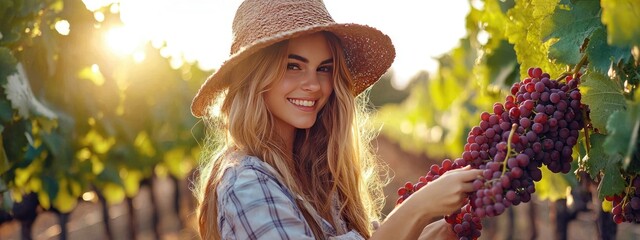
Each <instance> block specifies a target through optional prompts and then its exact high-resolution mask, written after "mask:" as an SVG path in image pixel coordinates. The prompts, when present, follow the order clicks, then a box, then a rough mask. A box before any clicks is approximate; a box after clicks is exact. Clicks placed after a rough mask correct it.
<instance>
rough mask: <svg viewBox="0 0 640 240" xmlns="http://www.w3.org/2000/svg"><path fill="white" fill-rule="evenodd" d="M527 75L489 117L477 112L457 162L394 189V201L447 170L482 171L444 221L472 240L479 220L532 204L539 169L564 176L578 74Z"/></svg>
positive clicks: (574, 129) (576, 120) (576, 112)
mask: <svg viewBox="0 0 640 240" xmlns="http://www.w3.org/2000/svg"><path fill="white" fill-rule="evenodd" d="M528 75H529V76H528V77H527V78H525V79H523V80H522V81H521V82H517V83H515V84H513V86H512V87H511V95H509V96H507V97H506V99H505V102H504V104H503V103H495V104H494V105H493V113H489V112H482V113H481V114H480V122H479V124H478V125H477V126H474V127H473V128H472V129H471V130H470V131H469V134H468V136H467V143H466V144H465V146H464V152H463V153H462V156H461V157H460V158H457V159H456V160H454V161H453V162H452V161H451V160H448V159H445V160H444V161H443V163H442V165H441V167H440V166H438V165H434V166H431V169H430V170H429V172H428V173H427V175H426V176H424V177H421V178H420V180H419V181H418V183H416V184H411V183H407V184H406V185H405V186H404V187H403V188H400V189H399V191H398V195H399V196H400V198H399V199H398V201H397V203H398V204H399V203H402V201H404V199H406V198H407V197H408V196H409V195H410V194H411V193H413V192H415V191H417V190H418V189H420V188H421V187H422V186H424V185H426V184H428V183H429V182H430V181H433V180H435V179H437V177H438V176H440V175H442V174H444V173H445V172H446V171H448V170H451V169H455V168H460V167H464V166H467V165H470V166H471V167H472V168H475V169H482V170H484V171H483V173H482V177H481V178H478V179H476V180H475V181H474V182H473V186H474V189H475V191H474V192H473V193H471V194H470V196H469V203H468V204H467V205H465V206H464V207H463V209H462V210H461V211H458V212H457V213H454V214H452V215H451V216H447V217H445V219H446V220H447V221H448V222H449V223H450V224H451V225H452V227H453V229H454V232H456V234H457V235H458V237H459V238H460V239H477V238H478V237H479V230H480V229H481V228H482V226H481V224H480V223H479V219H480V218H482V217H493V216H497V215H500V214H502V213H503V212H504V211H505V210H506V209H507V208H508V207H510V206H512V205H518V204H520V203H523V202H529V201H530V200H531V195H532V194H533V193H534V192H535V185H534V182H536V181H540V180H541V179H542V171H541V169H540V168H541V167H542V165H545V166H546V167H547V168H548V169H549V170H550V171H552V172H554V173H558V172H562V173H568V172H569V171H570V170H571V161H572V160H573V158H572V156H571V155H572V153H573V146H574V145H576V144H577V141H578V137H579V131H580V130H581V129H582V128H583V127H584V120H583V115H582V112H583V105H582V104H581V102H580V99H581V94H580V91H579V89H578V84H579V83H580V75H579V74H576V77H575V78H573V76H567V77H566V78H565V82H566V83H565V82H559V81H557V80H552V79H550V76H549V74H548V73H544V72H543V71H542V69H540V68H530V69H529V71H528ZM475 220H478V221H475ZM476 230H477V231H476Z"/></svg>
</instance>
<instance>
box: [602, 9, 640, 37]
mask: <svg viewBox="0 0 640 240" xmlns="http://www.w3.org/2000/svg"><path fill="white" fill-rule="evenodd" d="M600 4H601V5H602V23H603V24H604V25H607V33H608V34H607V36H608V39H607V41H608V42H609V43H610V44H611V45H616V46H622V47H629V46H633V45H636V46H637V45H640V21H638V19H640V1H638V0H602V1H601V2H600Z"/></svg>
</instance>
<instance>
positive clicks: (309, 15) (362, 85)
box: [191, 0, 395, 117]
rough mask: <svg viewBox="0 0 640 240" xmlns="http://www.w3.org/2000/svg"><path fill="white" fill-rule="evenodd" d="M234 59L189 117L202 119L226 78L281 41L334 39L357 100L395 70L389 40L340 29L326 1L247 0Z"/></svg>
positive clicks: (353, 27)
mask: <svg viewBox="0 0 640 240" xmlns="http://www.w3.org/2000/svg"><path fill="white" fill-rule="evenodd" d="M232 31H233V41H232V44H231V55H230V56H229V58H228V59H227V60H226V61H225V62H224V63H223V64H222V66H220V68H219V69H218V70H217V71H216V72H215V73H214V74H213V75H211V76H210V77H209V78H208V79H207V80H206V81H205V82H204V84H202V86H201V87H200V90H199V91H198V93H197V94H196V96H195V97H194V98H193V102H192V103H191V113H192V114H193V115H194V116H196V117H202V116H203V115H204V114H205V109H206V107H207V105H208V104H210V103H211V101H212V99H214V98H215V96H216V95H217V94H219V93H220V92H222V91H224V90H225V89H226V88H227V87H228V86H229V80H228V78H227V77H226V75H227V73H229V72H230V71H233V67H234V66H235V65H237V64H238V63H239V62H241V61H243V60H244V59H246V58H247V57H249V56H250V55H251V54H253V53H255V52H257V51H258V50H260V49H263V48H265V47H267V46H269V45H272V44H274V43H277V42H280V41H282V40H286V39H290V38H294V37H297V36H302V35H305V34H310V33H314V32H319V31H328V32H332V33H333V34H335V35H336V36H337V37H338V38H339V39H340V41H341V44H342V47H343V48H344V51H345V56H346V60H347V61H346V62H347V66H348V68H349V70H350V72H351V75H352V76H353V78H354V81H355V82H354V84H353V86H354V89H352V90H353V93H354V95H358V94H360V93H361V92H362V91H364V90H365V89H366V88H367V87H369V86H371V85H372V84H374V83H375V82H376V81H378V79H379V78H380V76H382V74H384V73H385V72H386V71H387V69H388V68H389V67H390V66H391V63H392V62H393V59H394V58H395V49H394V47H393V44H392V43H391V39H390V38H389V37H388V36H387V35H385V34H384V33H382V32H380V31H379V30H377V29H375V28H373V27H369V26H366V25H360V24H353V23H336V22H335V21H334V20H333V18H332V17H331V15H329V12H328V11H327V9H326V7H325V6H324V3H323V2H322V0H246V1H244V2H243V3H242V4H241V5H240V6H239V7H238V10H237V12H236V16H235V18H234V20H233V26H232Z"/></svg>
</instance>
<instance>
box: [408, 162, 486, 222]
mask: <svg viewBox="0 0 640 240" xmlns="http://www.w3.org/2000/svg"><path fill="white" fill-rule="evenodd" d="M481 174H482V170H479V169H471V168H470V167H464V168H459V169H455V170H451V171H448V172H446V173H445V174H443V175H442V176H440V177H438V179H436V180H434V181H432V182H430V183H428V184H427V185H426V186H424V187H422V188H421V189H420V190H418V191H417V192H415V193H414V194H412V195H411V196H410V197H409V198H407V200H405V202H404V203H403V204H402V205H408V204H406V203H407V202H413V203H412V204H411V205H412V206H413V207H419V208H417V209H416V210H420V211H421V213H426V216H427V217H438V216H444V215H449V214H451V213H453V212H455V211H456V210H458V209H460V208H461V207H462V206H463V205H464V204H465V203H466V200H467V199H468V197H467V194H468V193H469V192H472V191H473V190H474V189H473V184H472V183H473V180H475V179H476V178H477V177H479V176H480V175H481ZM416 204H418V205H419V206H416ZM400 207H402V206H400Z"/></svg>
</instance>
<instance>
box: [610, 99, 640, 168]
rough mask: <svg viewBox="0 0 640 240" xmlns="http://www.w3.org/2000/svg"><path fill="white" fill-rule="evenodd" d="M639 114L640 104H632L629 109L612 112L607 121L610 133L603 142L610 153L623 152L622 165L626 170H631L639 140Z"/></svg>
mask: <svg viewBox="0 0 640 240" xmlns="http://www.w3.org/2000/svg"><path fill="white" fill-rule="evenodd" d="M639 114H640V106H639V105H638V104H630V105H629V110H628V111H617V112H615V113H613V114H611V117H609V121H608V122H607V131H608V132H609V135H608V136H607V138H606V139H605V141H604V143H603V148H604V149H605V152H606V153H607V154H609V155H614V154H621V155H622V156H623V161H622V167H623V168H624V169H625V170H629V169H628V168H629V166H630V165H631V159H632V158H633V153H634V152H635V149H636V145H637V142H638V141H637V140H638V130H639V129H640V116H638V115H639ZM636 165H637V164H636Z"/></svg>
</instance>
